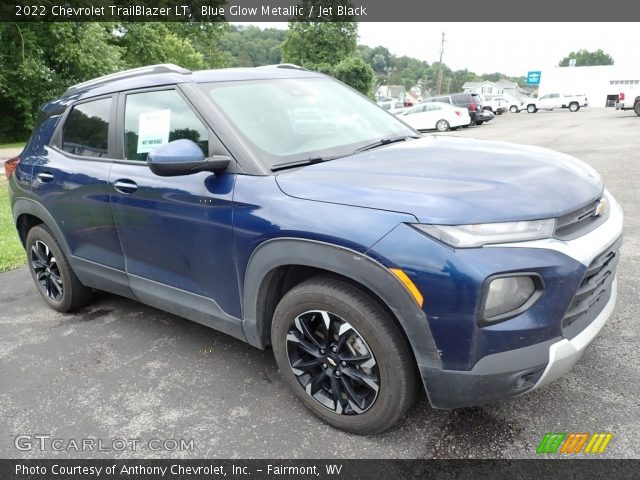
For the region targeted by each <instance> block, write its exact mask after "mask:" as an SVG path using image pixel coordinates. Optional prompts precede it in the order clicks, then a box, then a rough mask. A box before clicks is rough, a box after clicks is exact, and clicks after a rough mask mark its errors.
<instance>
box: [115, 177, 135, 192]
mask: <svg viewBox="0 0 640 480" xmlns="http://www.w3.org/2000/svg"><path fill="white" fill-rule="evenodd" d="M113 188H115V189H116V190H117V191H119V192H120V193H124V194H131V193H134V192H135V191H136V190H138V184H137V183H136V182H134V181H133V180H116V181H115V182H113Z"/></svg>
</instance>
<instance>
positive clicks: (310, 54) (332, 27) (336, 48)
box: [282, 21, 358, 67]
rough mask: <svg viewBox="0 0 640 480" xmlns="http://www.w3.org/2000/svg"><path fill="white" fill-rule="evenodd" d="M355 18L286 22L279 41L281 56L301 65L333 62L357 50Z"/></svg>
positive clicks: (288, 61) (289, 61) (337, 61)
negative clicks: (337, 20)
mask: <svg viewBox="0 0 640 480" xmlns="http://www.w3.org/2000/svg"><path fill="white" fill-rule="evenodd" d="M357 38H358V25H357V24H356V23H355V22H295V21H294V22H289V31H288V32H287V37H286V38H285V40H284V43H283V44H282V60H283V62H286V63H295V64H298V65H301V66H305V67H306V66H309V65H317V64H320V63H329V64H332V65H336V64H337V63H339V62H340V61H342V60H343V59H345V58H347V57H349V56H351V55H353V53H354V52H355V50H356V43H357Z"/></svg>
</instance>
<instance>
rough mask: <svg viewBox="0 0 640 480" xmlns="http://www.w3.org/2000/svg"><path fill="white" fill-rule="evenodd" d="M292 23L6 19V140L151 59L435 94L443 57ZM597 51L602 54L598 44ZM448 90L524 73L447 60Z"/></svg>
mask: <svg viewBox="0 0 640 480" xmlns="http://www.w3.org/2000/svg"><path fill="white" fill-rule="evenodd" d="M340 20H341V21H340V22H330V21H321V22H311V23H307V22H291V23H290V25H289V29H288V30H278V29H273V28H266V29H262V28H259V27H256V26H238V25H229V24H227V23H225V22H217V23H177V22H175V23H89V22H86V23H82V22H77V23H72V22H50V23H46V22H42V23H20V24H18V23H0V44H1V45H2V46H3V48H2V49H0V111H2V112H3V116H2V120H1V121H0V142H9V141H16V140H18V141H19V140H24V139H26V138H27V137H28V135H29V133H30V132H31V130H32V129H33V127H34V125H35V122H36V118H37V112H38V105H40V104H41V103H44V102H46V101H48V100H50V99H52V98H55V97H57V96H59V95H60V94H62V93H63V92H64V91H65V90H66V89H67V88H68V87H69V86H70V85H73V84H75V83H79V82H82V81H85V80H88V79H91V78H95V77H98V76H100V75H105V74H108V73H113V72H116V71H119V70H123V69H127V68H134V67H139V66H143V65H150V64H154V63H176V64H178V65H181V66H183V67H186V68H190V69H205V68H221V67H255V66H260V65H268V64H277V63H281V62H290V63H296V64H300V65H302V66H304V67H306V68H310V69H314V70H318V71H322V72H325V73H328V74H330V75H333V76H335V77H336V78H338V79H340V80H342V81H344V82H345V83H347V84H349V85H351V86H352V87H354V88H355V89H357V90H359V91H361V92H363V93H365V94H368V95H370V96H371V95H372V94H373V92H374V90H375V87H376V86H377V85H382V84H387V83H389V84H393V85H403V86H404V87H405V88H406V89H409V88H411V87H413V86H416V85H417V86H419V87H420V88H421V89H423V90H431V91H432V92H435V89H436V82H437V76H438V70H439V68H440V65H439V64H438V63H437V62H435V63H432V64H429V63H428V62H426V61H424V60H419V59H416V58H411V57H407V56H397V55H395V54H393V53H391V52H390V51H389V50H388V49H387V48H385V47H383V46H378V47H369V46H366V45H357V38H358V37H357V24H356V23H355V22H353V21H349V20H350V19H348V18H341V19H340ZM596 53H597V52H596ZM442 71H443V82H442V91H443V93H447V92H454V91H460V90H461V89H462V85H463V84H464V83H465V82H468V81H479V80H494V81H495V80H499V79H502V78H506V79H509V80H511V81H516V82H519V83H520V85H524V77H508V76H506V75H503V74H501V73H499V72H496V73H491V74H485V75H477V74H476V73H474V72H471V71H469V70H467V69H464V70H455V71H454V70H452V69H451V68H449V67H448V66H447V65H446V64H443V65H442Z"/></svg>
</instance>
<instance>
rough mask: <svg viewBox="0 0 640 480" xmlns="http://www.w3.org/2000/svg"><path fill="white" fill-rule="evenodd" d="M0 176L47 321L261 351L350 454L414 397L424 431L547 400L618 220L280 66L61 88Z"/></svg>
mask: <svg viewBox="0 0 640 480" xmlns="http://www.w3.org/2000/svg"><path fill="white" fill-rule="evenodd" d="M5 168H6V171H7V175H8V176H9V177H10V178H9V180H10V183H9V188H10V198H11V204H12V207H13V215H14V218H15V224H16V228H17V230H18V233H19V236H20V239H21V241H22V243H23V245H24V246H25V249H26V251H27V256H28V264H29V268H30V270H31V274H32V275H33V278H34V281H35V283H36V286H37V288H38V290H39V291H40V293H41V294H42V297H43V298H44V300H45V301H46V302H47V303H48V304H49V305H50V306H51V307H52V308H54V309H56V310H58V311H62V312H67V311H71V310H73V309H77V308H79V307H81V306H83V305H85V304H86V303H87V302H88V301H90V299H91V296H92V292H94V291H95V290H104V291H108V292H113V293H115V294H118V295H122V296H125V297H128V298H132V299H136V300H139V301H141V302H144V303H146V304H148V305H152V306H154V307H157V308H160V309H162V310H166V311H168V312H172V313H174V314H176V315H180V316H182V317H185V318H188V319H191V320H194V321H196V322H200V323H202V324H205V325H208V326H210V327H212V328H215V329H217V330H220V331H222V332H224V333H227V334H229V335H232V336H234V337H236V338H240V339H242V340H245V341H247V342H249V343H250V344H252V345H255V346H256V347H258V348H266V347H267V346H270V347H271V348H272V349H273V351H274V354H275V357H276V360H277V362H278V365H279V367H280V371H281V372H282V375H283V376H284V378H285V379H286V381H287V383H288V384H289V385H290V386H291V388H292V390H293V392H294V393H295V394H296V395H297V396H298V397H299V398H300V399H301V401H302V402H303V403H304V404H305V405H306V406H307V407H308V408H309V409H310V410H311V411H312V412H313V413H315V414H316V415H317V416H319V417H320V418H322V419H323V420H325V421H326V422H328V423H330V424H331V425H334V426H336V427H338V428H341V429H344V430H347V431H351V432H355V433H374V432H380V431H383V430H385V429H386V428H388V427H390V426H391V425H393V424H394V422H396V421H397V420H398V419H399V418H400V417H401V416H402V415H403V414H404V413H405V412H406V411H407V409H408V408H409V407H410V406H411V404H412V402H413V401H414V399H415V397H416V395H417V393H418V391H419V388H418V385H420V379H421V380H422V384H423V386H424V389H425V391H426V393H427V395H428V398H429V401H430V402H431V404H432V405H433V406H434V407H435V408H442V409H451V408H456V407H464V406H471V405H481V404H485V403H488V402H493V401H495V400H498V399H501V398H507V397H511V396H515V395H519V394H522V393H524V392H528V391H531V390H533V389H536V388H538V387H540V386H542V385H545V384H547V383H549V382H551V381H552V380H554V379H556V378H558V377H559V376H560V375H562V374H564V373H565V372H567V371H568V370H569V369H570V368H571V367H572V366H573V364H574V363H575V362H576V361H577V360H578V359H579V358H580V356H581V354H582V352H583V351H584V348H585V347H586V346H587V345H588V344H589V343H590V342H591V341H592V340H593V338H594V337H595V336H596V335H597V333H598V332H599V331H600V329H601V328H602V327H603V325H604V323H605V322H606V320H607V318H608V317H609V316H610V314H611V312H612V310H613V308H614V304H615V301H616V264H617V262H618V258H619V247H620V243H621V234H622V212H621V209H620V207H619V205H618V204H617V203H616V201H615V200H614V198H613V197H612V196H611V195H610V194H609V193H608V192H607V190H605V189H604V186H603V181H602V178H601V177H600V175H599V174H598V173H596V172H595V171H594V170H593V169H591V168H589V167H588V166H587V165H585V164H583V163H582V162H580V161H578V160H576V159H574V158H571V157H569V156H567V155H563V154H560V153H556V152H552V151H549V150H546V149H543V148H536V147H524V146H515V145H510V144H506V143H499V142H487V141H476V140H470V139H459V138H451V137H446V136H437V137H429V138H423V137H421V136H420V135H419V134H418V132H416V131H414V130H412V129H411V128H409V127H408V126H407V125H405V124H404V123H402V121H400V120H398V119H397V118H395V117H393V116H392V115H389V114H388V113H386V112H385V111H384V110H382V109H380V108H379V107H377V106H376V105H375V104H374V103H372V102H371V101H369V100H368V99H367V98H366V97H364V96H362V95H360V94H358V93H356V92H355V91H353V90H351V89H350V88H348V87H346V86H344V85H343V84H341V83H340V82H337V81H335V80H333V79H332V78H330V77H327V76H324V75H320V74H317V73H313V72H309V71H306V70H303V69H300V68H296V67H295V66H290V65H280V66H272V67H263V68H256V69H229V70H216V71H201V72H191V71H188V70H185V69H182V68H179V67H176V66H174V65H156V66H151V67H145V68H142V69H135V70H130V71H126V72H121V73H118V74H114V75H110V76H107V77H101V78H98V79H96V80H92V81H89V82H85V83H83V84H79V85H76V86H74V87H71V88H70V89H69V90H68V91H67V92H66V93H65V94H64V95H63V96H62V97H61V98H59V99H57V100H54V101H52V102H50V103H47V104H46V105H43V106H42V111H41V118H40V121H39V124H38V126H37V128H36V129H35V132H34V133H33V136H32V137H31V139H30V140H29V143H28V144H27V146H26V147H25V149H24V151H23V152H22V154H21V155H20V156H19V157H18V158H15V159H12V160H10V161H8V162H7V164H6V165H5ZM187 374H188V373H187Z"/></svg>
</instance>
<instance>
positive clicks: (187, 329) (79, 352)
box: [0, 108, 640, 458]
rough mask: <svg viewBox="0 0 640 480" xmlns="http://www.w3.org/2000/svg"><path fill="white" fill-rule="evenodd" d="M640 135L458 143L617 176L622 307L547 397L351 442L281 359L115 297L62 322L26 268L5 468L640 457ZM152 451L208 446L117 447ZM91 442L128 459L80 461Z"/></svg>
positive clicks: (615, 132)
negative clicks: (323, 417) (552, 449)
mask: <svg viewBox="0 0 640 480" xmlns="http://www.w3.org/2000/svg"><path fill="white" fill-rule="evenodd" d="M638 132H640V117H637V116H636V115H635V114H633V113H632V112H631V113H626V112H625V113H623V112H616V111H613V110H611V109H598V108H586V109H582V110H580V111H579V112H577V113H570V112H568V111H566V110H563V111H553V112H538V113H536V114H527V113H525V112H522V113H519V114H510V113H507V114H504V115H502V116H498V117H496V118H495V120H493V121H491V122H490V123H488V124H486V125H482V126H480V127H470V128H468V129H463V130H460V131H457V132H452V133H449V134H450V135H456V136H465V137H476V138H483V139H496V140H504V141H512V142H518V143H526V144H534V145H540V146H545V147H550V148H554V149H557V150H560V151H562V152H565V153H569V154H572V155H575V156H576V157H578V158H580V159H582V160H584V161H586V162H587V163H589V164H590V165H591V166H593V167H594V168H596V169H597V170H598V171H600V172H601V173H602V175H603V176H604V178H605V181H606V185H607V187H608V188H609V190H610V191H611V192H612V193H613V194H614V195H615V196H616V197H617V199H618V200H619V201H620V203H621V204H622V206H623V210H624V212H625V222H626V223H625V232H624V235H625V243H624V246H623V248H622V261H621V263H620V265H619V270H618V272H619V283H618V284H619V297H618V305H617V308H616V310H615V312H614V314H613V316H612V317H611V318H610V320H609V322H608V323H607V325H606V326H605V328H604V330H603V331H602V332H601V334H600V335H599V336H598V337H597V338H596V340H595V341H594V343H593V344H592V345H591V346H589V347H588V349H587V351H586V353H585V355H584V356H583V358H582V360H581V361H580V362H579V363H578V365H577V366H576V367H575V368H574V369H573V370H572V371H571V372H570V373H569V374H568V375H566V376H565V377H564V378H562V379H560V380H558V381H557V382H555V383H553V384H551V385H549V386H548V387H546V388H543V389H541V390H539V391H536V392H533V393H530V394H527V395H524V396H521V397H518V398H514V399H511V400H508V401H503V402H501V403H497V404H494V405H489V406H485V407H481V408H470V409H462V410H456V411H436V410H433V409H431V408H430V407H429V405H428V403H427V402H426V400H425V399H424V398H422V399H421V400H420V401H419V402H418V403H417V404H416V405H415V406H414V407H413V408H412V409H411V411H410V412H409V414H408V415H406V416H405V418H404V419H403V420H402V421H401V422H400V424H399V425H398V426H397V427H396V428H394V429H393V430H391V431H389V432H387V433H385V434H382V435H377V436H370V437H359V436H355V435H350V434H347V433H343V432H340V431H338V430H335V429H333V428H331V427H329V426H327V425H325V424H323V423H322V422H320V421H319V420H317V419H316V418H315V417H314V416H313V415H311V414H310V413H308V412H307V410H306V409H305V408H304V407H303V406H302V405H301V404H300V403H299V402H298V401H296V399H295V398H294V396H293V395H292V394H291V393H290V392H289V391H288V389H287V387H286V385H285V383H284V382H283V380H282V378H281V377H280V374H279V373H278V370H277V367H276V364H275V361H274V359H273V357H272V355H271V353H270V352H269V351H265V352H263V351H260V350H256V349H254V348H252V347H251V346H249V345H247V344H244V343H242V342H241V341H238V340H235V339H233V338H231V337H229V336H227V335H224V334H222V333H218V332H216V331H213V330H210V329H207V328H206V327H203V326H201V325H198V324H195V323H192V322H189V321H187V320H184V319H181V318H179V317H175V316H173V315H170V314H167V313H163V312H161V311H159V310H155V309H153V308H150V307H147V306H144V305H142V304H139V303H136V302H133V301H130V300H126V299H123V298H120V297H117V296H113V295H107V294H101V295H100V296H99V298H98V299H97V301H96V302H95V303H94V304H92V305H91V306H90V307H88V308H86V309H84V310H82V311H80V312H77V313H74V314H69V315H67V314H59V313H56V312H54V311H53V310H51V309H49V308H48V307H47V306H46V305H45V303H44V302H43V301H42V300H41V298H40V296H39V295H38V293H37V292H36V289H35V287H34V286H33V284H32V281H31V277H30V275H29V272H28V270H27V269H26V268H20V269H17V270H13V271H10V272H7V273H4V274H2V275H0V457H3V458H49V457H54V458H63V457H64V458H112V457H114V458H159V457H167V458H373V457H375V458H467V457H478V458H495V457H506V458H523V457H524V458H528V457H535V456H536V454H535V450H536V447H537V445H538V443H539V442H540V440H541V439H542V437H543V435H544V434H545V433H547V432H571V431H580V432H612V433H613V439H612V440H611V443H610V444H609V447H608V449H607V451H606V452H605V454H604V455H603V456H605V457H616V458H623V457H625V458H638V452H639V451H640V435H638V433H639V432H640V361H639V360H640V348H638V340H639V338H640V337H639V335H638V320H637V315H638V313H639V312H640V299H639V296H640V274H639V273H638V272H640V193H639V189H638V186H639V185H640V155H639V152H640V135H639V133H638ZM36 434H44V435H51V437H53V438H56V437H57V438H61V439H62V440H63V442H62V443H58V444H57V445H58V447H61V448H62V451H53V450H51V449H50V448H47V449H46V450H44V451H41V450H39V448H38V442H37V441H35V442H34V448H33V449H30V450H26V451H23V450H19V449H17V448H15V446H14V440H15V438H16V436H18V435H30V436H33V435H36ZM31 438H32V439H33V437H31ZM153 438H155V439H160V440H173V439H175V440H178V441H179V440H180V439H185V440H186V441H190V440H191V439H193V443H192V446H193V448H192V449H189V447H188V442H187V449H186V450H183V451H179V450H177V451H175V450H174V451H170V450H157V451H155V450H154V451H152V450H149V449H148V448H145V449H144V450H143V449H139V450H136V451H132V450H130V449H129V448H127V449H125V450H122V451H119V450H120V448H121V446H122V444H121V443H118V444H117V445H115V444H114V443H112V442H113V441H114V440H117V439H123V440H129V439H140V441H141V446H145V442H147V441H148V440H149V439H153ZM81 439H101V440H102V441H103V445H102V446H103V448H113V447H115V448H116V449H115V450H114V449H112V450H110V451H100V452H98V451H94V452H91V451H88V452H77V451H75V449H74V448H73V446H72V445H73V441H77V442H80V441H81ZM22 445H23V448H24V445H25V444H24V443H23V444H22ZM69 445H71V449H68V448H69ZM129 445H130V442H129ZM154 445H155V446H156V447H157V446H158V444H157V443H155V444H154ZM165 446H167V447H168V448H170V449H171V448H173V443H171V442H169V443H168V444H167V445H165ZM581 456H584V455H581Z"/></svg>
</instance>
